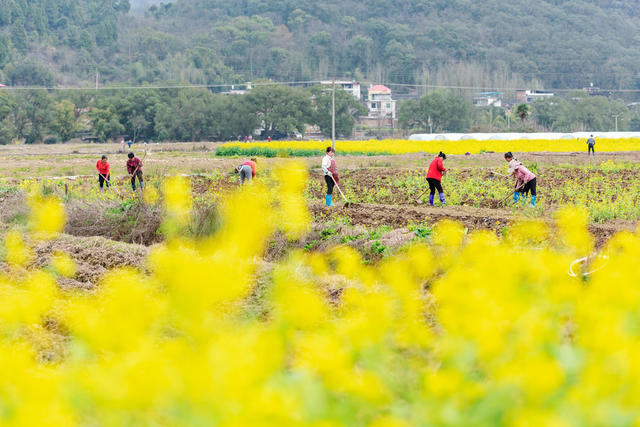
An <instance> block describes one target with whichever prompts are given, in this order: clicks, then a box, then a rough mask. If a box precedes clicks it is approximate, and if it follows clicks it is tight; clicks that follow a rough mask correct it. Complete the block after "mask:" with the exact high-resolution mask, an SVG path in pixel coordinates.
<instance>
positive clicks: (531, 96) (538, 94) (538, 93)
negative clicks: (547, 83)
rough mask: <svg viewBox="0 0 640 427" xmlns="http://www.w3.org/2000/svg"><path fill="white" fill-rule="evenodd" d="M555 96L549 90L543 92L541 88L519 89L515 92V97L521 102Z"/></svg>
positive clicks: (526, 102) (525, 102)
mask: <svg viewBox="0 0 640 427" xmlns="http://www.w3.org/2000/svg"><path fill="white" fill-rule="evenodd" d="M552 96H555V94H553V93H551V92H545V91H543V90H519V91H517V92H516V98H517V99H518V102H519V103H521V104H528V103H530V102H532V101H536V100H538V99H544V98H550V97H552Z"/></svg>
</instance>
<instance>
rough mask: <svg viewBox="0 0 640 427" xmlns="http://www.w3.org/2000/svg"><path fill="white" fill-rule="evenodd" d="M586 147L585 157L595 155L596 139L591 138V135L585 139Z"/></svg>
mask: <svg viewBox="0 0 640 427" xmlns="http://www.w3.org/2000/svg"><path fill="white" fill-rule="evenodd" d="M587 145H588V146H589V152H588V153H587V156H588V155H590V154H591V153H593V155H594V156H595V155H596V149H595V146H596V139H595V138H594V137H593V135H591V136H590V137H589V139H587Z"/></svg>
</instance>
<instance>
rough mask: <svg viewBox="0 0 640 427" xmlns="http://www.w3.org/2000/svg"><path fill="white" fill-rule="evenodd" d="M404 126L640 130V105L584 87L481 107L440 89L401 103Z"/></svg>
mask: <svg viewBox="0 0 640 427" xmlns="http://www.w3.org/2000/svg"><path fill="white" fill-rule="evenodd" d="M398 125H399V127H400V128H401V129H403V130H404V131H405V133H407V134H408V133H415V132H420V133H442V132H506V131H514V132H536V131H538V132H540V131H548V132H579V131H585V132H588V131H594V132H603V131H615V130H618V131H640V105H638V106H636V105H635V104H629V105H627V104H626V103H625V102H624V101H623V100H619V99H612V98H608V97H605V96H589V94H588V93H587V92H584V91H578V92H570V93H567V94H566V95H564V96H562V97H560V96H553V97H549V98H545V99H542V100H536V101H533V102H531V103H530V104H520V105H514V106H513V107H511V108H509V109H505V108H498V107H486V108H478V107H473V106H472V105H471V102H470V101H469V100H468V99H466V98H464V97H461V96H458V95H456V94H454V93H453V92H452V91H447V90H437V91H433V92H431V93H428V94H427V95H425V96H424V97H422V98H421V99H420V100H418V101H415V100H407V101H404V102H402V103H400V105H399V107H398Z"/></svg>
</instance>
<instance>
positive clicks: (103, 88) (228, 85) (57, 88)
mask: <svg viewBox="0 0 640 427" xmlns="http://www.w3.org/2000/svg"><path fill="white" fill-rule="evenodd" d="M320 83H322V82H321V81H319V80H318V81H300V82H260V83H250V82H247V83H221V84H214V85H209V84H205V85H197V84H189V85H162V86H159V85H153V86H100V87H95V88H92V87H71V86H53V87H47V86H4V87H0V90H8V91H31V90H46V91H91V92H95V91H110V90H160V89H216V88H233V87H235V86H251V87H256V86H276V85H280V86H283V85H284V86H301V85H305V84H320Z"/></svg>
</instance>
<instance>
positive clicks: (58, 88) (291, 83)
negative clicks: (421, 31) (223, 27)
mask: <svg viewBox="0 0 640 427" xmlns="http://www.w3.org/2000/svg"><path fill="white" fill-rule="evenodd" d="M345 80H353V81H354V82H358V83H360V84H365V85H366V84H384V85H386V86H393V87H407V88H422V89H425V88H426V89H454V90H473V91H505V92H515V91H518V90H523V88H522V87H499V86H457V85H434V84H419V83H394V82H384V81H382V82H380V81H373V80H359V81H357V80H356V79H349V78H346V79H345ZM326 82H327V81H326V80H305V81H284V82H273V81H269V82H259V83H251V82H246V83H220V84H183V85H150V86H100V87H98V88H91V87H71V86H53V87H45V86H5V87H0V91H1V90H7V91H33V90H45V91H89V92H96V91H120V90H170V89H220V88H234V87H236V86H238V87H243V86H244V87H247V86H251V87H258V86H303V85H313V84H322V83H326ZM536 90H545V91H553V92H563V93H565V92H575V91H583V90H584V88H565V89H558V88H549V89H536ZM594 90H597V91H598V92H600V93H640V89H602V88H599V89H595V88H594Z"/></svg>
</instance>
